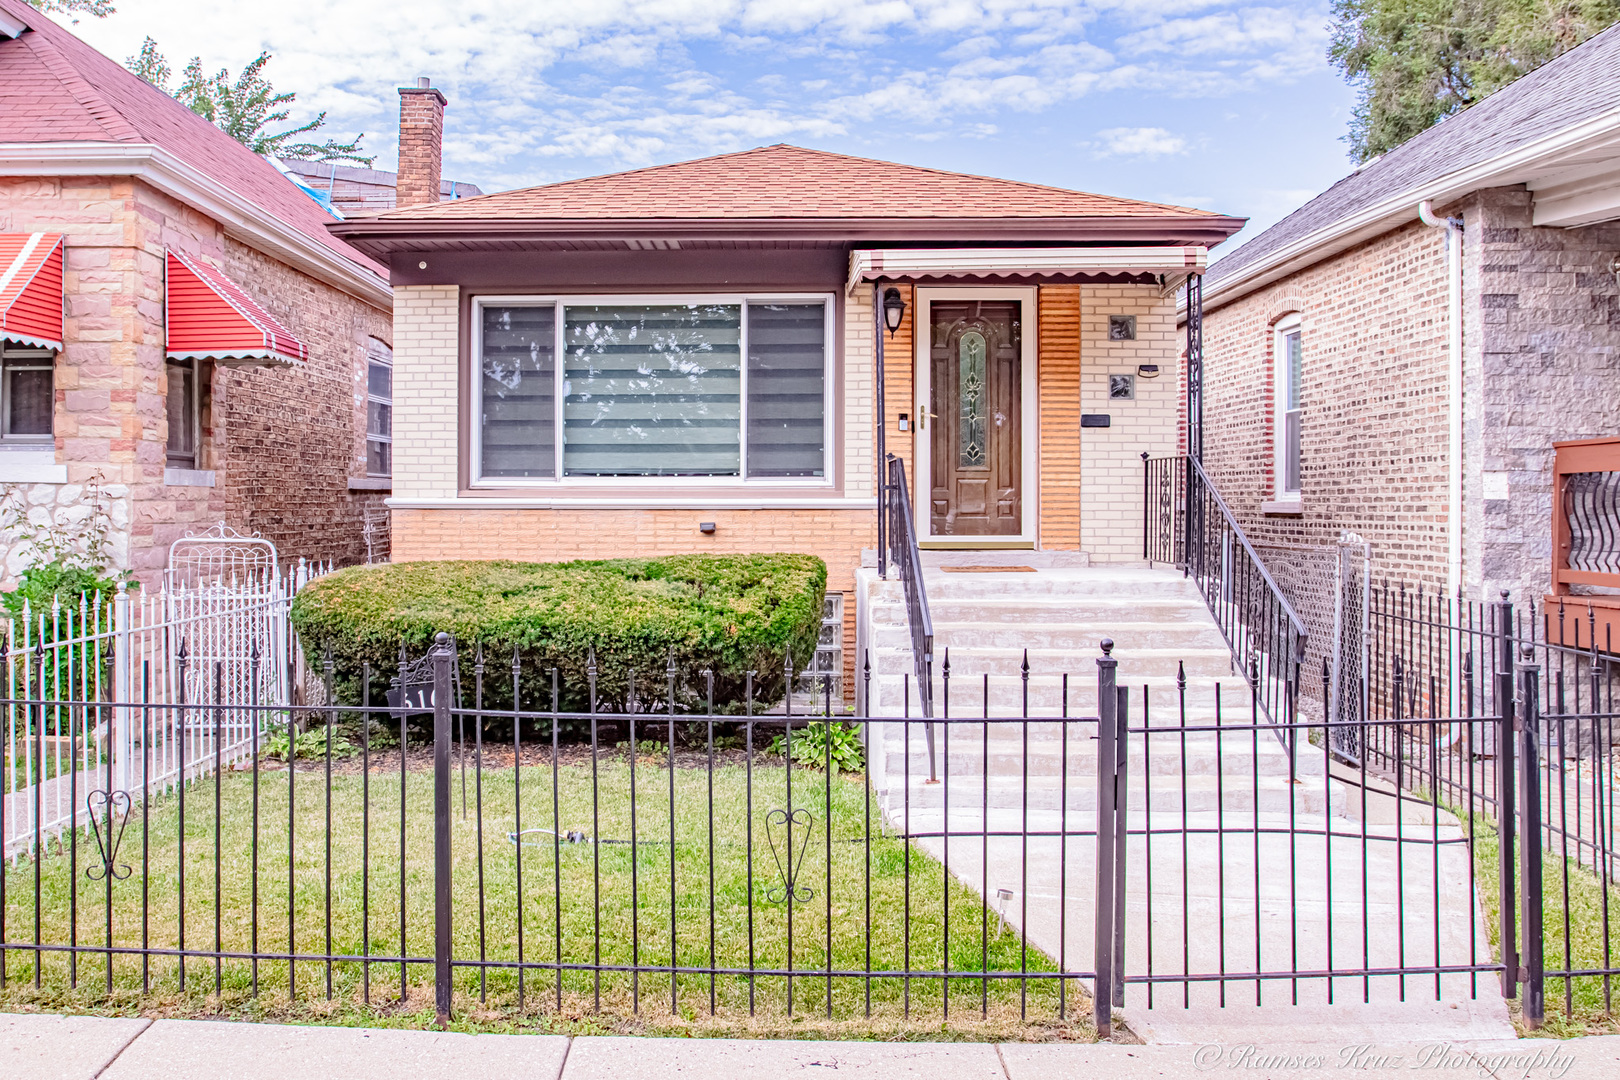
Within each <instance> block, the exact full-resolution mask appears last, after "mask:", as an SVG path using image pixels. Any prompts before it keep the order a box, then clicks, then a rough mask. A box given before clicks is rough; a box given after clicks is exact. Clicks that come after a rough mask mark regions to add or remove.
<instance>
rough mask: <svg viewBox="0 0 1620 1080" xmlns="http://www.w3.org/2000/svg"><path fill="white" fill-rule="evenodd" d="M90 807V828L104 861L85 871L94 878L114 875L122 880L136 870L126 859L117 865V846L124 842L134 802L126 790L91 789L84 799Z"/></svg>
mask: <svg viewBox="0 0 1620 1080" xmlns="http://www.w3.org/2000/svg"><path fill="white" fill-rule="evenodd" d="M84 802H85V807H86V808H87V809H88V810H89V811H90V832H91V834H92V835H94V836H95V838H96V850H97V851H98V852H99V853H100V855H101V863H100V865H97V864H95V863H91V864H90V865H89V866H87V867H85V870H84V874H85V877H88V878H89V879H90V880H91V881H101V880H102V879H103V878H112V879H113V880H114V881H123V880H124V879H125V878H127V877H129V875H130V874H131V873H133V871H132V870H131V868H130V866H129V865H128V864H127V863H126V864H124V865H122V866H120V865H118V862H117V859H118V848H119V845H121V844H122V843H123V842H124V829H125V828H126V827H127V826H128V825H129V812H130V809H131V807H132V806H133V803H132V802H131V800H130V797H129V792H127V791H100V790H97V791H92V792H91V793H90V794H89V795H88V796H87V797H86V798H85V800H84Z"/></svg>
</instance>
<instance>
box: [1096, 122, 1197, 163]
mask: <svg viewBox="0 0 1620 1080" xmlns="http://www.w3.org/2000/svg"><path fill="white" fill-rule="evenodd" d="M1097 138H1098V139H1100V140H1101V141H1102V146H1101V150H1100V153H1102V154H1104V155H1107V156H1115V157H1150V158H1152V157H1164V156H1165V155H1166V154H1185V153H1186V152H1187V140H1186V139H1184V138H1182V137H1181V136H1180V135H1172V134H1170V132H1168V131H1166V130H1165V129H1164V128H1160V127H1118V128H1108V129H1107V130H1105V131H1099V132H1097Z"/></svg>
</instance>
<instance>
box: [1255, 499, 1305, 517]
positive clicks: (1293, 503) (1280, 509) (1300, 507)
mask: <svg viewBox="0 0 1620 1080" xmlns="http://www.w3.org/2000/svg"><path fill="white" fill-rule="evenodd" d="M1260 512H1261V513H1262V514H1273V515H1277V516H1281V517H1297V516H1298V515H1300V514H1303V513H1304V512H1305V506H1304V504H1303V503H1302V502H1301V501H1300V500H1299V499H1297V498H1293V499H1275V500H1273V501H1270V502H1263V503H1261V504H1260Z"/></svg>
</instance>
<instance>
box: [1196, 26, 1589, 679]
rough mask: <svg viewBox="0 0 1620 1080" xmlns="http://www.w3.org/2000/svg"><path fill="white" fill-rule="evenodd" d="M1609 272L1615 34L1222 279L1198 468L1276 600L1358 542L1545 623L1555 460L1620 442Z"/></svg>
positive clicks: (1434, 582) (1362, 182) (1347, 185)
mask: <svg viewBox="0 0 1620 1080" xmlns="http://www.w3.org/2000/svg"><path fill="white" fill-rule="evenodd" d="M1420 207H1422V208H1421V209H1420ZM1423 215H1427V216H1428V218H1429V224H1425V223H1424V221H1423V220H1421V217H1422V216H1423ZM1447 219H1450V220H1449V222H1448V220H1447ZM1448 237H1449V239H1448ZM1448 243H1450V244H1457V245H1459V246H1458V247H1456V248H1448ZM1453 256H1454V257H1455V258H1456V262H1455V264H1453V263H1451V262H1449V261H1448V259H1450V258H1451V257H1453ZM1617 270H1620V27H1616V28H1611V29H1610V30H1608V31H1606V32H1604V33H1602V34H1600V35H1598V36H1597V37H1595V38H1593V39H1591V40H1590V41H1588V42H1586V43H1585V44H1584V45H1581V46H1580V47H1578V48H1576V49H1574V50H1572V51H1570V52H1569V53H1566V54H1565V55H1564V56H1563V57H1561V58H1559V59H1558V60H1555V61H1553V62H1552V63H1550V64H1548V65H1546V66H1545V67H1543V68H1541V69H1539V70H1537V71H1535V72H1532V73H1531V74H1529V75H1526V76H1524V77H1523V78H1521V79H1519V80H1518V81H1516V82H1514V83H1512V84H1511V85H1509V86H1508V87H1506V88H1505V89H1503V90H1500V91H1498V92H1497V93H1495V94H1493V95H1491V96H1490V97H1488V98H1486V99H1485V100H1484V101H1482V102H1481V103H1480V104H1478V105H1475V106H1473V107H1472V108H1470V109H1468V110H1467V111H1465V112H1463V113H1460V114H1458V115H1456V116H1453V117H1451V118H1449V119H1447V120H1444V121H1442V122H1441V123H1440V124H1438V125H1436V126H1435V127H1434V128H1432V129H1430V130H1428V131H1426V132H1424V133H1423V134H1421V135H1419V136H1417V137H1416V138H1414V139H1412V140H1411V141H1409V142H1407V143H1405V144H1403V145H1402V146H1400V147H1398V148H1397V149H1395V150H1393V151H1391V152H1390V153H1388V154H1386V155H1385V156H1383V157H1382V158H1379V159H1377V160H1375V161H1373V162H1371V163H1369V164H1367V165H1365V166H1363V167H1362V168H1360V169H1358V170H1357V171H1356V172H1354V173H1352V174H1351V175H1350V176H1348V177H1346V178H1345V179H1343V180H1341V181H1339V183H1337V184H1335V185H1334V186H1333V187H1331V188H1329V189H1328V190H1327V191H1325V192H1324V193H1322V194H1321V195H1319V196H1318V197H1316V198H1315V199H1313V200H1311V201H1310V202H1309V203H1307V204H1306V205H1305V206H1303V207H1302V208H1300V209H1299V210H1298V211H1296V212H1295V213H1293V214H1292V215H1290V216H1289V217H1287V218H1285V219H1284V220H1283V221H1281V222H1279V223H1278V224H1277V225H1275V226H1273V227H1272V228H1270V229H1268V230H1266V231H1265V232H1264V233H1261V234H1260V235H1259V236H1257V237H1255V238H1254V239H1253V240H1250V241H1249V242H1247V243H1245V244H1244V245H1242V246H1241V247H1239V248H1238V249H1236V250H1235V251H1233V252H1232V253H1231V254H1229V255H1227V256H1226V257H1225V258H1223V259H1220V260H1218V261H1217V262H1215V264H1214V265H1213V266H1212V267H1211V268H1210V272H1209V273H1208V275H1206V277H1205V279H1204V292H1203V311H1204V321H1203V334H1204V355H1205V358H1206V359H1205V371H1206V374H1205V395H1206V396H1205V404H1204V462H1205V465H1206V468H1208V469H1209V471H1210V474H1211V476H1212V478H1213V479H1214V480H1215V481H1216V483H1217V484H1218V486H1219V488H1220V490H1221V492H1222V494H1223V496H1224V497H1225V499H1226V501H1227V503H1228V504H1229V505H1230V506H1231V508H1232V510H1233V511H1234V513H1235V514H1236V515H1237V516H1238V518H1239V519H1240V520H1241V521H1242V523H1243V526H1244V528H1245V530H1246V531H1247V532H1248V534H1249V536H1250V537H1251V539H1252V540H1253V541H1254V542H1255V544H1256V546H1257V547H1258V548H1260V550H1261V554H1262V555H1263V556H1264V558H1265V559H1266V561H1267V562H1268V563H1269V564H1270V565H1271V567H1272V569H1273V571H1274V574H1275V576H1277V577H1278V578H1279V580H1281V581H1283V582H1284V583H1285V588H1287V589H1289V590H1290V591H1292V592H1294V594H1295V595H1296V597H1303V596H1304V594H1306V593H1308V592H1309V593H1314V594H1315V596H1316V597H1317V598H1318V601H1319V600H1320V598H1321V597H1322V596H1323V595H1324V591H1323V589H1322V588H1310V587H1308V586H1311V585H1315V586H1323V585H1328V584H1330V582H1331V575H1332V568H1331V566H1332V560H1333V557H1334V555H1335V545H1336V544H1337V543H1338V541H1339V539H1340V537H1341V534H1343V533H1345V532H1347V531H1348V532H1353V533H1355V534H1357V535H1359V536H1360V537H1362V538H1363V539H1365V540H1366V541H1367V542H1368V543H1370V545H1371V551H1372V564H1373V573H1374V575H1375V576H1377V577H1380V578H1385V579H1388V580H1394V581H1405V582H1407V583H1409V584H1411V585H1413V586H1416V585H1422V586H1424V587H1425V588H1426V589H1428V590H1430V591H1431V592H1432V591H1433V590H1440V591H1441V592H1445V593H1451V592H1459V591H1460V592H1461V593H1462V594H1463V595H1464V596H1465V597H1468V598H1474V599H1479V598H1489V599H1494V598H1495V597H1496V595H1497V593H1498V590H1502V589H1506V590H1508V591H1509V592H1510V594H1511V595H1512V598H1513V600H1514V602H1515V603H1516V604H1520V605H1524V604H1525V603H1527V602H1535V603H1538V604H1539V603H1540V602H1542V600H1543V598H1544V597H1545V596H1546V595H1547V594H1548V592H1549V590H1550V588H1551V586H1552V584H1553V583H1552V580H1551V567H1552V559H1553V551H1552V525H1551V519H1552V509H1553V508H1552V492H1553V477H1552V473H1553V457H1554V448H1553V444H1554V443H1555V442H1559V441H1563V440H1573V439H1586V438H1595V437H1599V436H1612V435H1616V434H1620V281H1617ZM1453 274H1455V289H1456V291H1455V298H1453V280H1454V279H1453V277H1452V275H1453ZM1291 435H1292V436H1293V438H1291ZM1614 524H1616V525H1620V522H1615V523H1614ZM1617 535H1620V533H1617ZM1617 568H1620V567H1617ZM1577 591H1581V592H1585V593H1588V594H1592V593H1603V592H1613V591H1614V590H1612V589H1608V590H1605V589H1601V588H1598V589H1593V588H1584V589H1578V590H1577ZM1583 603H1584V601H1583ZM1598 603H1599V605H1600V606H1601V605H1603V604H1606V603H1608V601H1603V600H1601V599H1600V600H1599V601H1598ZM1307 606H1311V607H1312V608H1313V610H1312V611H1310V612H1303V613H1302V614H1306V616H1307V620H1308V621H1310V622H1311V623H1312V626H1311V632H1312V638H1313V640H1314V641H1316V642H1319V643H1325V642H1327V641H1329V640H1331V630H1332V622H1331V619H1332V611H1331V602H1329V603H1328V604H1327V605H1326V606H1325V607H1324V606H1323V604H1322V603H1320V602H1313V604H1311V605H1307ZM1521 610H1523V608H1522V607H1521ZM1313 651H1314V650H1313Z"/></svg>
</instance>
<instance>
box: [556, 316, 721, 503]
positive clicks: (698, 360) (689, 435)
mask: <svg viewBox="0 0 1620 1080" xmlns="http://www.w3.org/2000/svg"><path fill="white" fill-rule="evenodd" d="M741 337H742V306H741V305H740V304H635V305H600V304H593V305H581V306H573V305H568V306H565V307H564V310H563V342H564V346H563V347H564V349H565V350H566V355H565V360H564V372H563V375H564V397H563V471H564V474H565V475H568V476H735V475H737V474H738V473H739V471H740V465H741V456H742V454H741V445H740V440H739V437H738V436H739V428H740V424H741V420H742V387H741V381H742V370H741V369H742V364H741V359H742V357H741Z"/></svg>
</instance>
